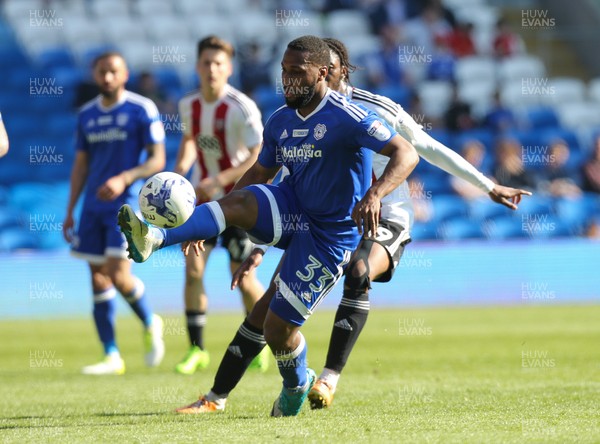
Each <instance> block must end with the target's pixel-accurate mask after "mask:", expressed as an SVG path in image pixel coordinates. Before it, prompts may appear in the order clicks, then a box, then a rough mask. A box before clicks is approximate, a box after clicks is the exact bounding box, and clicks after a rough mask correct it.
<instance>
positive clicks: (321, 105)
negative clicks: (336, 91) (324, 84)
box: [296, 88, 331, 122]
mask: <svg viewBox="0 0 600 444" xmlns="http://www.w3.org/2000/svg"><path fill="white" fill-rule="evenodd" d="M329 94H331V90H330V89H329V88H327V92H326V93H325V96H324V97H323V99H322V100H321V102H320V103H319V104H318V105H317V107H316V108H315V109H314V110H313V111H312V112H311V113H310V114H309V115H308V116H306V117H303V116H302V115H301V114H300V113H299V112H298V110H296V116H298V118H299V119H300V120H302V121H304V122H306V121H307V120H308V119H310V118H311V117H312V116H313V115H315V114H316V113H318V112H319V111H320V110H321V108H323V107H324V106H325V104H326V103H327V101H328V100H329Z"/></svg>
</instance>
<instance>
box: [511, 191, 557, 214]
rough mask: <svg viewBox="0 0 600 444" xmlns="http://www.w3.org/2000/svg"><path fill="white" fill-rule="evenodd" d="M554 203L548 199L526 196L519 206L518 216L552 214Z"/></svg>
mask: <svg viewBox="0 0 600 444" xmlns="http://www.w3.org/2000/svg"><path fill="white" fill-rule="evenodd" d="M553 206H554V201H553V199H552V198H550V197H544V196H536V195H535V194H534V195H533V196H526V197H524V198H523V200H522V201H521V203H520V204H519V210H518V211H519V214H520V215H532V214H550V213H552V212H553Z"/></svg>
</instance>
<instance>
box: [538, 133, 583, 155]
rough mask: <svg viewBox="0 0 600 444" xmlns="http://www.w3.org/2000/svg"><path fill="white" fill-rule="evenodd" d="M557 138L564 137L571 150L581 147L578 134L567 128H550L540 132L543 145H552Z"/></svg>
mask: <svg viewBox="0 0 600 444" xmlns="http://www.w3.org/2000/svg"><path fill="white" fill-rule="evenodd" d="M556 139H563V140H564V141H565V142H567V145H569V148H571V150H578V149H579V139H578V138H577V135H576V134H575V133H574V132H573V131H571V130H568V129H566V128H548V129H545V130H543V131H541V132H540V140H541V144H542V145H550V144H551V143H552V142H553V141H555V140H556Z"/></svg>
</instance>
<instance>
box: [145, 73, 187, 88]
mask: <svg viewBox="0 0 600 444" xmlns="http://www.w3.org/2000/svg"><path fill="white" fill-rule="evenodd" d="M152 74H154V77H155V78H156V81H157V82H158V85H159V86H160V87H161V88H163V89H169V90H170V89H173V88H178V89H179V88H181V79H180V78H179V74H178V73H177V71H176V70H175V69H172V68H159V69H156V70H154V71H152Z"/></svg>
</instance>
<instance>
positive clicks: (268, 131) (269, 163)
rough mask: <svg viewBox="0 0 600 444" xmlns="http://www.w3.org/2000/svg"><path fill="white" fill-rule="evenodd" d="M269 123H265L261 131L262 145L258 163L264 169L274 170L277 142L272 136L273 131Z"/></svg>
mask: <svg viewBox="0 0 600 444" xmlns="http://www.w3.org/2000/svg"><path fill="white" fill-rule="evenodd" d="M270 123H271V122H270V121H269V122H267V124H266V126H265V128H264V130H263V144H262V148H261V150H260V153H258V163H260V164H261V165H262V166H263V167H265V168H274V167H276V166H277V165H278V163H277V142H276V140H275V138H274V137H273V136H272V134H273V131H272V127H271V125H270Z"/></svg>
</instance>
